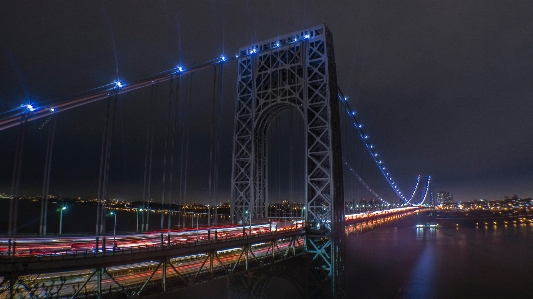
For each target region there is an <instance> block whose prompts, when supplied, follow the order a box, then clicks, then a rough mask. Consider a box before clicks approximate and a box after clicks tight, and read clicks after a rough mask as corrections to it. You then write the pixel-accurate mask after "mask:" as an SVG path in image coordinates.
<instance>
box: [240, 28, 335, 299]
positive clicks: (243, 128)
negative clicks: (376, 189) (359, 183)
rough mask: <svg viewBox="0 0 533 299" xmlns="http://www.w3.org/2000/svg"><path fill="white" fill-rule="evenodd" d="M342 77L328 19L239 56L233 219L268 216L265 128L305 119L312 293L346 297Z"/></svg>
mask: <svg viewBox="0 0 533 299" xmlns="http://www.w3.org/2000/svg"><path fill="white" fill-rule="evenodd" d="M337 90H338V88H337V78H336V69H335V59H334V52H333V39H332V35H331V32H330V31H329V30H328V28H327V27H326V26H325V25H321V26H316V27H312V28H309V29H307V30H302V31H298V32H294V33H291V34H288V35H284V36H282V37H279V38H276V39H272V40H268V41H264V42H260V43H257V44H254V45H251V46H249V47H245V48H242V49H241V50H240V52H239V58H238V80H237V103H236V114H235V135H234V153H233V181H232V185H233V187H232V205H231V208H232V211H231V214H232V219H233V221H235V222H237V223H248V222H250V221H251V220H252V218H260V219H261V218H263V219H264V218H266V216H267V215H266V212H267V207H268V197H267V190H268V181H267V178H268V173H267V171H268V170H267V165H268V164H267V159H268V158H267V154H266V148H267V147H266V146H267V145H266V143H267V138H266V137H267V136H266V135H267V130H268V127H269V126H270V124H271V122H272V120H273V119H274V117H275V116H277V115H278V114H279V113H280V112H281V111H283V110H286V109H292V108H295V109H297V110H298V111H299V112H300V113H301V115H302V118H303V120H304V127H305V142H306V150H305V153H302V154H303V155H305V156H306V157H307V159H306V165H305V168H306V178H305V182H306V186H307V187H306V190H305V201H306V202H305V219H306V223H307V224H309V225H310V234H309V235H308V238H307V244H306V245H307V250H308V252H309V265H311V269H310V270H311V271H310V273H311V275H310V277H309V279H310V284H309V285H310V286H311V289H310V290H309V295H310V296H311V297H323V296H324V294H323V292H322V291H321V290H322V289H324V286H325V285H327V287H326V289H329V290H330V295H333V297H343V291H344V281H343V272H344V269H343V247H344V241H343V238H344V234H343V225H344V196H343V178H342V153H341V141H340V120H339V112H338V102H337Z"/></svg>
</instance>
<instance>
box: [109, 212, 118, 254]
mask: <svg viewBox="0 0 533 299" xmlns="http://www.w3.org/2000/svg"><path fill="white" fill-rule="evenodd" d="M109 214H111V215H113V216H115V226H113V250H115V248H117V213H115V212H114V211H111V213H109Z"/></svg>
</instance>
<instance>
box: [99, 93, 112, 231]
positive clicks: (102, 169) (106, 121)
mask: <svg viewBox="0 0 533 299" xmlns="http://www.w3.org/2000/svg"><path fill="white" fill-rule="evenodd" d="M110 106H111V97H109V98H108V100H107V109H106V119H105V123H104V132H103V133H102V151H101V153H100V172H99V176H98V195H97V205H96V235H97V236H100V235H101V233H102V226H101V222H102V220H101V218H102V216H103V215H101V206H102V196H103V195H102V188H103V176H104V169H105V166H104V157H105V151H106V148H107V146H106V142H107V134H108V133H107V131H108V127H109V113H110V110H111V107H110Z"/></svg>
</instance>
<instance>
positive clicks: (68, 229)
mask: <svg viewBox="0 0 533 299" xmlns="http://www.w3.org/2000/svg"><path fill="white" fill-rule="evenodd" d="M20 203H21V205H20V208H19V220H20V221H19V224H20V229H19V231H21V232H27V233H30V232H37V231H38V226H39V219H38V217H39V213H40V203H36V202H23V201H21V202H20ZM58 207H59V205H58V204H55V205H54V204H51V207H50V208H49V210H50V215H49V223H50V224H49V231H50V232H54V233H56V232H57V229H58V226H59V213H58V212H57V208H58ZM8 209H9V202H8V201H7V200H0V211H3V212H2V213H1V215H0V230H1V231H0V233H4V232H5V231H7V225H6V223H7V214H8V211H9V210H8ZM95 215H96V214H95V209H94V208H91V207H83V206H78V207H70V208H69V210H68V212H66V213H65V214H64V215H63V217H64V218H63V225H64V226H63V232H64V233H79V232H83V231H85V232H89V233H92V232H93V231H94V227H95ZM154 216H155V217H154ZM117 217H118V218H117V219H118V220H119V221H118V224H117V231H135V230H136V218H135V217H136V213H134V212H122V211H119V212H118V216H117ZM150 217H151V221H150V222H151V225H152V228H155V229H158V228H159V227H160V214H154V215H152V216H150ZM184 220H185V221H184ZM191 220H192V219H191V218H190V217H188V218H185V219H183V218H181V225H183V224H184V223H185V225H186V226H187V227H191V226H194V227H195V226H196V219H195V220H194V222H192V221H191ZM221 220H222V221H223V220H224V219H221ZM172 221H173V223H174V224H175V225H176V224H178V217H177V216H174V217H173V220H172ZM424 221H425V218H424V217H422V216H421V215H419V216H411V217H408V218H404V219H401V220H398V221H396V222H393V223H392V224H389V225H386V226H383V227H380V228H378V229H374V230H371V231H367V232H365V233H362V234H358V235H350V236H348V238H347V240H346V241H347V244H346V264H345V268H346V292H347V296H346V297H347V298H408V299H410V298H489V299H490V298H494V299H496V298H498V299H499V298H533V224H531V223H529V224H513V223H512V221H509V224H508V225H504V224H503V221H502V220H497V222H498V224H497V225H496V226H494V225H493V223H492V221H491V220H486V221H487V222H488V223H489V225H488V226H485V225H484V222H480V223H479V224H480V225H479V226H476V225H475V222H476V221H478V222H479V220H472V219H460V218H457V217H455V218H454V217H447V216H446V215H444V217H443V218H437V222H439V223H440V224H441V228H438V229H417V228H416V227H415V225H416V224H417V223H419V222H424ZM483 221H485V220H483ZM205 222H206V218H205V217H203V218H202V217H201V218H200V222H199V224H200V226H202V224H203V223H205ZM165 223H166V222H165ZM456 224H457V225H458V226H456ZM112 225H113V217H108V219H107V226H108V231H109V229H110V228H111V229H112ZM4 227H5V228H4ZM226 281H227V280H226V279H221V280H219V281H215V282H210V283H208V284H204V285H200V286H195V287H192V288H188V289H184V290H181V291H179V292H178V293H177V294H176V295H179V298H227V295H226V294H227V292H226V289H225V287H226V284H227V282H226ZM277 298H283V297H277Z"/></svg>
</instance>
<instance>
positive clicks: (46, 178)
mask: <svg viewBox="0 0 533 299" xmlns="http://www.w3.org/2000/svg"><path fill="white" fill-rule="evenodd" d="M52 119H53V120H52V124H51V125H50V129H49V131H48V142H47V145H46V157H45V161H44V175H43V197H42V199H41V219H40V227H39V233H40V235H41V236H44V235H46V227H47V222H48V196H49V191H50V170H51V169H52V150H53V147H54V139H55V131H56V126H57V116H52Z"/></svg>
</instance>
